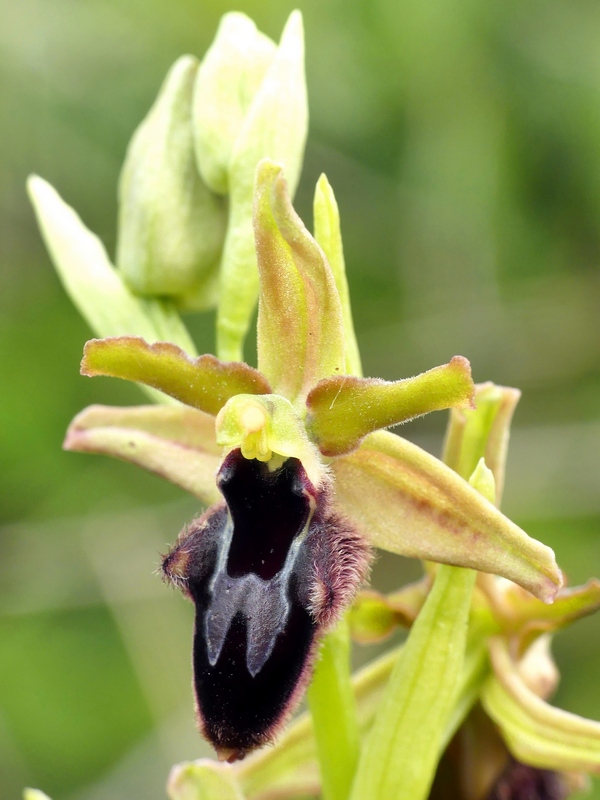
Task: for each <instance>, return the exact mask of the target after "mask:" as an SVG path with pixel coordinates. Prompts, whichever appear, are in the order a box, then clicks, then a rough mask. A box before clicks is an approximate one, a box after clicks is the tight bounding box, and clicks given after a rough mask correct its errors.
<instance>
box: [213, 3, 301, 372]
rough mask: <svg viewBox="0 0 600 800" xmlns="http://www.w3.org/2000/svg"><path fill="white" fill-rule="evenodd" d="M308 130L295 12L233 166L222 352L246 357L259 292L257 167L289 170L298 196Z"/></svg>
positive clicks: (235, 357)
mask: <svg viewBox="0 0 600 800" xmlns="http://www.w3.org/2000/svg"><path fill="white" fill-rule="evenodd" d="M307 130H308V105H307V98H306V80H305V77H304V34H303V28H302V15H301V14H300V12H299V11H293V12H292V13H291V15H290V17H289V19H288V21H287V23H286V25H285V28H284V30H283V33H282V36H281V41H280V43H279V47H278V48H277V52H276V53H275V56H274V58H273V60H272V62H271V64H270V66H269V68H268V70H267V71H266V73H265V76H264V79H263V81H262V83H261V84H260V87H259V88H258V90H257V92H256V94H255V95H254V97H253V99H252V103H251V104H250V108H249V109H248V113H247V114H246V117H245V119H244V124H243V126H242V129H241V131H240V134H239V136H238V138H237V140H236V143H235V147H234V149H233V152H232V155H231V161H230V165H229V219H228V226H227V234H226V238H225V246H224V248H223V255H222V258H221V299H220V301H219V311H218V315H217V354H218V355H219V357H220V358H223V359H226V360H241V358H242V345H243V341H244V338H245V336H246V333H247V331H248V326H249V324H250V318H251V316H252V312H253V310H254V306H255V303H256V298H257V296H258V274H257V270H256V253H255V247H254V232H253V227H252V209H253V201H254V180H255V173H256V167H257V164H258V163H259V161H260V160H261V159H263V158H269V159H272V160H273V161H276V162H277V163H278V164H280V165H281V166H282V168H283V169H284V170H285V175H286V179H287V181H288V184H289V188H290V193H291V194H292V195H293V194H294V192H295V190H296V186H297V185H298V180H299V178H300V171H301V169H302V160H303V157H304V144H305V141H306V134H307Z"/></svg>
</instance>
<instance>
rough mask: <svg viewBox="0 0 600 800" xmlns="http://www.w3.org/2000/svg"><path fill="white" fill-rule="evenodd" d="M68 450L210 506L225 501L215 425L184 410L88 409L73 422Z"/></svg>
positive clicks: (179, 407)
mask: <svg viewBox="0 0 600 800" xmlns="http://www.w3.org/2000/svg"><path fill="white" fill-rule="evenodd" d="M63 448H64V449H65V450H75V451H77V452H80V453H101V454H103V455H108V456H113V457H114V458H120V459H122V460H123V461H129V462H130V463H132V464H136V465H137V466H139V467H143V468H144V469H147V470H149V471H150V472H153V473H154V474H156V475H160V477H162V478H166V480H168V481H170V482H171V483H174V484H175V485H176V486H179V487H181V488H182V489H184V490H185V491H186V492H190V493H191V494H193V495H194V496H195V497H197V498H198V499H199V500H200V501H201V502H202V503H205V504H206V505H210V504H212V503H215V502H216V501H217V500H219V499H220V497H221V495H220V493H219V490H218V489H217V485H216V482H215V473H216V471H217V469H218V467H219V464H220V462H221V448H220V447H218V446H217V443H216V441H215V419H214V417H212V416H210V415H209V414H204V413H203V412H202V411H197V410H196V409H195V408H188V407H186V406H182V405H177V406H137V407H136V406H131V407H127V408H115V407H112V406H99V405H96V406H89V407H88V408H86V409H84V410H83V411H81V412H80V413H79V414H78V415H77V416H76V417H75V418H74V419H73V421H72V422H71V424H70V425H69V428H68V430H67V434H66V437H65V441H64V443H63Z"/></svg>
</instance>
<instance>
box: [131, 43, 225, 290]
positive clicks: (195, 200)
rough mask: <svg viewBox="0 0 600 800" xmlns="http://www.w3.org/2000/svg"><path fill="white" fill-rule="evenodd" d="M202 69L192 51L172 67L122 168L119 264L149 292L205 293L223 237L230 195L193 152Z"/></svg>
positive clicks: (133, 283)
mask: <svg viewBox="0 0 600 800" xmlns="http://www.w3.org/2000/svg"><path fill="white" fill-rule="evenodd" d="M197 69H198V61H197V59H196V58H194V57H193V56H182V57H181V58H179V59H178V60H177V61H176V62H175V64H174V65H173V66H172V67H171V69H170V70H169V73H168V75H167V77H166V78H165V80H164V83H163V85H162V87H161V89H160V92H159V94H158V97H157V99H156V101H155V103H154V105H153V106H152V108H151V109H150V111H149V113H148V114H147V116H146V117H145V119H144V120H143V121H142V123H141V124H140V126H139V127H138V128H137V130H136V131H135V133H134V135H133V137H132V139H131V142H130V144H129V147H128V149H127V155H126V157H125V162H124V164H123V169H122V171H121V177H120V180H119V226H118V237H117V258H116V261H117V267H118V268H119V270H120V271H121V274H122V275H123V277H124V279H125V281H126V282H127V284H128V285H129V286H130V287H131V289H132V290H133V291H134V292H136V293H137V294H141V295H145V296H150V297H152V296H169V297H180V296H182V295H185V294H186V293H188V292H193V293H194V295H195V296H196V297H198V296H200V294H201V289H202V288H203V287H204V286H205V285H206V284H208V285H212V282H213V280H212V279H213V275H214V273H215V271H216V268H217V265H218V261H219V257H220V255H221V248H222V246H223V241H224V238H225V227H226V224H227V209H226V205H225V201H224V200H223V198H221V197H217V195H215V194H213V193H212V192H211V191H210V190H209V189H208V188H207V187H206V186H205V184H204V183H203V181H202V179H201V178H200V175H199V174H198V169H197V167H196V159H195V156H194V143H193V137H192V93H193V88H194V81H195V78H196V72H197Z"/></svg>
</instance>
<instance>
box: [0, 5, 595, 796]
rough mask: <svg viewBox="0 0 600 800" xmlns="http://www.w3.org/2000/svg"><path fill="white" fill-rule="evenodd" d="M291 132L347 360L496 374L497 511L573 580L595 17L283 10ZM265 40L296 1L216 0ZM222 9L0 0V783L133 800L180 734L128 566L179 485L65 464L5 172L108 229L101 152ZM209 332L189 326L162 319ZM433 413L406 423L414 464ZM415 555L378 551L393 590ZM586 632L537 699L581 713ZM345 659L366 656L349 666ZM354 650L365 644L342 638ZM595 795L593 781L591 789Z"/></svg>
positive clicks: (180, 629) (150, 599)
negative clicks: (296, 49)
mask: <svg viewBox="0 0 600 800" xmlns="http://www.w3.org/2000/svg"><path fill="white" fill-rule="evenodd" d="M301 7H302V11H303V12H304V17H305V24H306V36H307V74H308V86H309V98H310V108H311V126H310V137H309V143H308V150H307V157H306V163H305V169H304V173H303V179H302V183H301V186H300V189H299V192H298V198H297V207H298V209H299V211H300V213H301V215H302V216H303V217H304V219H305V220H307V222H309V223H310V217H311V212H310V207H311V195H312V191H313V187H314V184H315V181H316V179H317V177H318V175H319V173H320V172H321V171H325V172H326V173H327V174H328V177H329V179H330V181H331V183H332V184H333V186H334V188H335V191H336V194H337V196H338V200H339V204H340V207H341V214H342V226H343V233H344V240H345V249H346V257H347V264H348V273H349V281H350V286H351V290H352V296H353V303H354V311H355V318H356V325H357V330H358V335H359V341H360V344H361V348H362V352H363V358H364V363H365V368H366V373H367V374H370V375H379V376H382V377H385V378H390V379H391V378H399V377H403V376H407V375H411V374H415V373H418V372H421V371H423V370H425V369H427V368H430V367H432V366H434V365H436V364H439V363H442V362H444V361H447V360H448V359H449V358H450V357H451V356H452V355H454V354H455V353H461V354H463V355H465V356H467V357H469V358H470V360H471V363H472V365H473V372H474V376H475V379H476V380H477V381H484V380H488V379H493V380H495V381H496V382H498V383H505V384H508V385H513V386H518V387H520V388H521V389H522V390H523V393H524V396H523V399H522V402H521V405H520V407H519V409H518V412H517V415H516V420H515V428H514V434H513V439H512V447H511V453H510V458H509V465H508V478H507V487H506V501H505V510H506V512H507V513H508V514H509V515H511V516H512V517H513V518H514V519H515V520H516V521H518V522H519V523H520V524H521V525H522V526H523V527H525V528H526V530H528V531H529V532H530V533H531V534H533V535H535V536H536V537H539V538H541V539H542V540H543V541H545V542H547V543H548V544H550V545H552V546H553V547H554V548H555V549H556V552H557V556H558V561H559V563H560V564H561V565H562V566H563V568H564V569H565V570H566V571H567V573H568V575H569V578H570V580H571V581H572V582H582V581H583V580H585V579H586V578H587V577H588V576H590V575H592V574H599V573H600V314H599V309H600V49H599V48H598V41H599V40H600V5H599V4H598V3H597V1H596V0H519V2H516V1H515V0H493V1H492V2H487V3H482V2H475V1H474V0H454V2H452V1H451V0H421V2H413V0H410V1H409V0H368V1H367V0H363V1H362V2H360V1H359V0H310V1H309V2H304V3H302V6H301ZM233 8H235V9H237V10H241V11H245V12H246V13H248V14H249V15H250V16H252V17H253V18H254V19H255V21H256V22H257V24H258V25H259V27H260V28H261V29H262V30H264V31H265V32H266V33H268V34H269V35H271V36H272V37H273V38H275V39H277V38H278V37H279V34H280V32H281V29H282V26H283V23H284V21H285V19H286V17H287V15H288V13H289V11H290V10H291V9H292V8H293V5H292V4H290V3H288V2H284V0H271V2H258V0H256V2H240V3H238V4H237V5H236V6H234V7H233ZM231 9H232V7H231V6H230V5H228V4H226V3H225V2H222V1H221V0H211V1H210V2H198V0H196V1H195V2H192V0H143V1H142V0H1V2H0V114H1V120H2V124H1V126H0V209H1V214H0V276H1V280H0V370H1V376H2V377H1V388H0V420H1V422H0V437H1V439H0V464H1V467H2V469H1V474H2V483H1V486H0V515H1V516H0V525H1V528H0V799H1V800H10V799H12V798H18V797H19V796H20V791H21V787H22V786H23V785H26V784H28V785H34V786H39V787H40V788H43V789H44V790H45V791H47V792H48V793H49V794H50V795H51V796H52V797H53V798H54V800H67V798H68V800H109V798H110V800H126V799H127V800H131V798H144V800H155V799H156V800H158V799H159V798H162V797H164V782H165V780H166V776H167V773H168V769H169V766H170V765H171V764H172V763H174V762H175V761H179V760H183V759H188V758H195V757H199V756H200V755H204V754H207V753H208V751H207V749H206V747H205V745H204V744H203V743H202V742H201V741H200V739H199V738H198V736H197V734H196V733H195V731H194V725H193V712H192V704H191V693H190V667H189V645H190V641H189V640H190V630H191V613H190V608H188V606H187V605H186V604H185V603H184V601H183V600H182V599H181V598H180V597H179V596H178V595H175V594H174V593H173V592H171V591H170V590H168V589H167V588H166V587H165V586H163V585H162V584H161V582H160V581H159V579H158V578H157V577H156V576H155V575H153V570H154V569H155V567H156V564H157V562H158V560H159V553H160V552H164V551H165V549H166V547H167V545H168V543H169V542H171V541H172V540H173V539H174V538H175V536H176V534H177V532H178V530H179V529H180V527H181V526H182V524H183V523H184V522H185V521H186V520H188V519H189V518H190V517H191V516H192V515H193V514H194V513H195V512H196V511H197V509H196V507H195V504H194V502H193V501H192V500H191V499H190V498H188V497H185V496H182V493H181V492H179V491H178V490H176V489H175V488H173V487H171V486H169V485H167V484H166V483H163V482H161V481H160V480H159V479H157V478H155V477H153V476H150V475H147V474H144V473H143V472H141V471H140V470H137V469H136V468H134V467H132V466H128V465H125V464H122V463H119V462H113V461H109V460H108V459H103V458H101V457H92V456H84V455H79V454H72V453H63V452H62V451H61V449H60V447H61V441H62V436H63V433H64V430H65V428H66V426H67V424H68V422H69V420H70V419H71V417H72V416H73V415H74V414H75V413H76V412H77V411H79V410H80V409H81V408H82V407H84V406H85V405H87V404H89V403H93V402H105V403H113V404H119V403H121V404H126V403H137V402H140V401H141V400H142V398H141V395H139V394H138V393H137V390H136V389H135V387H131V386H127V385H125V384H123V383H121V382H118V381H113V382H111V381H109V380H104V379H97V380H94V381H90V380H88V379H87V378H83V377H80V376H79V374H78V364H79V360H80V356H81V351H82V346H83V343H84V341H85V340H86V339H87V338H89V335H90V331H89V330H88V328H87V327H86V325H85V323H84V322H83V321H82V320H81V319H80V318H79V316H78V314H77V312H76V311H75V310H74V308H73V307H72V306H71V305H70V303H69V301H68V300H67V298H66V296H65V294H64V292H63V290H62V288H61V286H60V284H59V282H58V279H57V278H56V276H55V274H54V272H53V269H52V268H51V266H50V262H49V259H48V256H47V255H46V252H45V250H44V247H43V246H42V243H41V240H40V237H39V235H38V232H37V230H36V226H35V223H34V219H33V214H32V211H31V209H30V207H29V205H28V202H27V199H26V196H25V191H24V182H25V178H26V175H27V174H28V173H29V172H37V173H39V174H41V175H42V176H43V177H44V178H46V179H47V180H49V181H51V182H52V183H53V184H54V185H55V186H56V187H57V189H58V190H59V192H60V193H61V194H62V196H63V197H64V198H65V200H66V201H67V202H69V203H71V204H72V205H73V206H74V207H75V208H76V209H77V210H78V212H79V213H80V214H81V216H82V218H83V220H84V221H85V222H86V224H87V225H88V226H89V227H90V228H91V229H92V230H93V231H95V232H96V233H98V234H99V235H100V236H101V237H102V239H103V240H104V242H105V244H106V245H107V247H108V249H109V251H110V252H113V249H114V242H115V216H116V181H117V177H118V173H119V169H120V165H121V162H122V159H123V156H124V152H125V148H126V145H127V142H128V139H129V137H130V135H131V134H132V132H133V130H134V128H135V126H136V125H137V124H138V122H139V121H140V120H141V118H142V117H143V115H144V114H145V113H146V111H147V109H148V108H149V106H150V104H151V102H152V100H153V99H154V96H155V94H156V91H157V89H158V87H159V84H160V82H161V80H162V78H163V76H164V74H165V73H166V70H167V69H168V67H169V66H170V65H171V63H172V62H173V61H174V60H175V59H176V57H177V56H179V55H180V54H182V53H184V52H191V53H195V54H197V55H202V54H203V53H204V51H205V49H206V48H207V46H208V44H209V43H210V41H211V39H212V37H213V35H214V33H215V30H216V26H217V23H218V20H219V17H220V15H221V14H223V13H224V12H225V11H228V10H231ZM189 324H190V328H191V329H192V330H193V332H194V335H195V337H196V339H197V343H198V346H199V349H200V351H201V352H202V351H205V350H212V349H213V332H212V329H213V324H214V318H213V316H212V315H206V316H204V317H196V318H190V319H189ZM444 425H445V415H443V414H439V415H436V416H434V417H429V418H426V419H423V420H419V421H418V422H416V423H413V424H412V425H410V426H406V427H405V428H403V431H402V432H403V434H404V435H406V436H408V437H409V438H412V439H413V440H415V441H417V442H419V443H420V444H422V445H423V446H425V447H427V448H428V449H430V450H431V451H432V452H435V453H439V449H440V443H441V435H442V431H443V428H444ZM415 571H416V565H415V564H411V563H407V562H404V561H402V560H401V559H382V560H381V561H380V562H379V563H378V565H377V567H376V569H375V580H376V582H378V585H379V586H380V587H382V588H384V589H391V588H393V587H394V586H396V585H398V584H399V583H401V582H403V581H405V580H406V579H407V577H409V576H413V575H414V574H415ZM599 633H600V620H596V619H593V618H592V619H588V620H585V621H582V622H580V623H578V624H577V625H576V626H575V627H573V628H572V629H570V630H569V631H567V632H565V633H563V634H561V635H560V636H558V637H557V639H556V642H555V652H556V656H557V659H558V662H559V664H560V667H561V669H562V671H563V681H562V684H561V688H560V689H559V692H558V694H557V697H556V702H557V703H559V704H560V705H562V706H563V707H565V708H568V709H571V710H573V711H577V712H580V713H584V714H586V715H588V716H593V717H595V718H597V719H600V682H599V680H598V677H599V674H600V636H599ZM360 655H361V657H362V658H364V657H365V653H364V651H363V652H362V653H361V654H360ZM366 655H368V653H367V654H366ZM593 796H594V797H597V798H600V788H599V787H596V794H594V795H593Z"/></svg>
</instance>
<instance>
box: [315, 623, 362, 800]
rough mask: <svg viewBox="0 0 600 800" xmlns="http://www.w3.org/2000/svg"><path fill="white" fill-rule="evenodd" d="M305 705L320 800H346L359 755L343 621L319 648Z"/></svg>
mask: <svg viewBox="0 0 600 800" xmlns="http://www.w3.org/2000/svg"><path fill="white" fill-rule="evenodd" d="M308 704H309V707H310V712H311V715H312V720H313V728H314V734H315V739H316V743H317V755H318V759H319V766H320V771H321V783H322V791H323V798H324V800H347V797H348V795H349V792H350V787H351V785H352V779H353V777H354V772H355V769H356V763H357V761H358V753H359V732H358V721H357V716H356V701H355V698H354V693H353V690H352V680H351V676H350V631H349V626H348V622H347V620H346V619H343V620H342V621H341V622H340V623H339V625H338V626H337V628H336V629H335V630H333V631H332V632H331V633H329V634H327V636H326V637H325V639H324V640H323V644H322V645H321V651H320V654H319V661H318V663H317V666H316V669H315V674H314V676H313V680H312V683H311V685H310V688H309V690H308Z"/></svg>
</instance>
